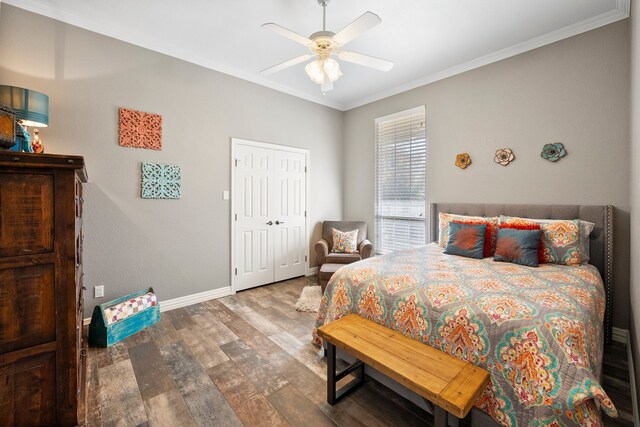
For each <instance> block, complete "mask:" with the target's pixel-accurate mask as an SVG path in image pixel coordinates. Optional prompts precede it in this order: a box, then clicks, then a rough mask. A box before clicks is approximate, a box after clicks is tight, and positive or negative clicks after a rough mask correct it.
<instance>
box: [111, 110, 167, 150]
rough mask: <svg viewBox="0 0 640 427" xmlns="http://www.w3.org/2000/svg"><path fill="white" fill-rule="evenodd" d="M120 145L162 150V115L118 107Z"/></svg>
mask: <svg viewBox="0 0 640 427" xmlns="http://www.w3.org/2000/svg"><path fill="white" fill-rule="evenodd" d="M119 142H120V145H121V146H123V147H135V148H149V149H151V150H162V116H161V115H160V114H151V113H144V112H142V111H136V110H129V109H127V108H120V141H119Z"/></svg>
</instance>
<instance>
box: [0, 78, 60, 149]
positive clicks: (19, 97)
mask: <svg viewBox="0 0 640 427" xmlns="http://www.w3.org/2000/svg"><path fill="white" fill-rule="evenodd" d="M0 104H4V105H6V106H8V107H9V108H11V109H12V110H13V111H14V112H15V114H16V120H17V121H18V123H19V124H20V125H21V126H22V127H23V128H25V131H26V129H27V126H32V127H36V128H38V127H47V126H48V125H49V97H48V96H47V95H45V94H44V93H40V92H36V91H35V90H30V89H25V88H21V87H16V86H7V85H0ZM29 139H30V138H29ZM29 145H30V144H29ZM22 150H23V151H28V152H33V150H32V149H31V147H30V146H29V147H22Z"/></svg>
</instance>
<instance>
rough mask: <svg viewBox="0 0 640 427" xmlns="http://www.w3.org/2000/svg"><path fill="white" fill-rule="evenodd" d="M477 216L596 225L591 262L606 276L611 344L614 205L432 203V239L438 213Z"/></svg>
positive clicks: (607, 328)
mask: <svg viewBox="0 0 640 427" xmlns="http://www.w3.org/2000/svg"><path fill="white" fill-rule="evenodd" d="M440 212H446V213H452V214H458V215H473V216H499V215H508V216H518V217H521V218H540V219H582V220H584V221H589V222H592V223H594V224H595V227H594V229H593V232H592V233H591V236H590V237H589V239H590V242H589V257H590V259H589V264H592V265H594V266H595V267H596V268H597V269H598V270H599V271H600V275H601V276H602V280H603V282H604V287H605V291H606V296H607V301H606V306H605V313H604V334H605V342H606V343H607V344H609V343H611V327H612V324H611V314H612V311H611V308H612V307H611V302H612V292H613V206H583V205H511V204H508V205H492V204H483V203H432V204H431V240H432V241H435V240H437V239H438V213H440Z"/></svg>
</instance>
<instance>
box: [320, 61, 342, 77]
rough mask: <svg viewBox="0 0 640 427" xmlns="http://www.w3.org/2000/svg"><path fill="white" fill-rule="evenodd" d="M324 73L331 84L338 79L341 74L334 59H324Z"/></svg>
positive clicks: (338, 65)
mask: <svg viewBox="0 0 640 427" xmlns="http://www.w3.org/2000/svg"><path fill="white" fill-rule="evenodd" d="M324 72H325V74H326V75H327V77H328V78H329V80H331V81H332V82H335V81H336V80H338V79H339V78H340V76H341V75H342V72H341V71H340V64H338V62H337V61H336V60H334V59H331V58H329V59H325V61H324Z"/></svg>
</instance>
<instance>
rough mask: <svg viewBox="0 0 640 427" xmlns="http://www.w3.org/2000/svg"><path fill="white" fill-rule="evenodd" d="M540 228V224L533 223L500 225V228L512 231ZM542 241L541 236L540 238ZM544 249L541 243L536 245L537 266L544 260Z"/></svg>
mask: <svg viewBox="0 0 640 427" xmlns="http://www.w3.org/2000/svg"><path fill="white" fill-rule="evenodd" d="M541 227H542V226H541V225H540V224H536V223H533V222H529V223H524V222H523V223H518V224H501V225H500V228H511V229H514V230H542V228H541ZM540 239H541V240H542V236H541V237H540ZM543 249H544V247H543V246H542V241H541V242H540V244H539V245H538V264H543V263H544V262H545V260H544V250H543Z"/></svg>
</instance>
